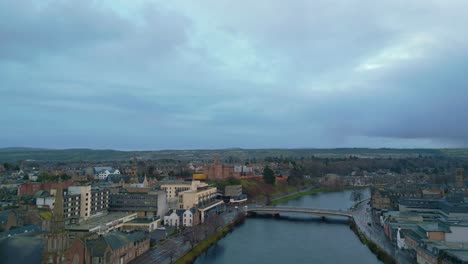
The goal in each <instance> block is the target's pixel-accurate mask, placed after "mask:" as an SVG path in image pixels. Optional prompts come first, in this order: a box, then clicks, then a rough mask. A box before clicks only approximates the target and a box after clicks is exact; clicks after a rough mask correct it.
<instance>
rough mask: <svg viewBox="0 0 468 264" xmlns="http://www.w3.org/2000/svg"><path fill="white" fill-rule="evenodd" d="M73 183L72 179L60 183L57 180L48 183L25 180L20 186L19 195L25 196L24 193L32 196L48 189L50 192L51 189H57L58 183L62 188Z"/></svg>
mask: <svg viewBox="0 0 468 264" xmlns="http://www.w3.org/2000/svg"><path fill="white" fill-rule="evenodd" d="M72 183H73V181H72V180H69V181H66V182H60V183H57V182H46V183H36V182H34V183H32V182H25V183H23V184H21V185H20V186H19V187H18V196H19V197H21V196H24V195H30V196H32V195H34V194H35V193H36V192H37V191H47V192H49V193H50V192H51V190H54V189H57V188H58V185H60V187H61V188H62V189H66V188H68V187H69V186H70V185H71V184H72Z"/></svg>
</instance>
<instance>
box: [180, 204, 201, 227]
mask: <svg viewBox="0 0 468 264" xmlns="http://www.w3.org/2000/svg"><path fill="white" fill-rule="evenodd" d="M182 218H183V221H182V225H183V226H196V225H198V224H199V223H200V211H198V210H197V209H195V208H190V209H187V210H185V212H184V213H183V217H182Z"/></svg>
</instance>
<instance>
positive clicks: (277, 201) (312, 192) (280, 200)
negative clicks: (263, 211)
mask: <svg viewBox="0 0 468 264" xmlns="http://www.w3.org/2000/svg"><path fill="white" fill-rule="evenodd" d="M360 188H361V187H345V188H342V189H326V188H320V189H315V190H309V191H304V192H300V193H293V194H291V195H287V196H284V197H281V198H278V199H274V200H273V201H271V203H270V204H271V205H277V204H280V203H284V202H286V201H289V200H293V199H297V198H299V197H302V196H306V195H316V194H319V193H326V192H336V191H342V190H352V189H360Z"/></svg>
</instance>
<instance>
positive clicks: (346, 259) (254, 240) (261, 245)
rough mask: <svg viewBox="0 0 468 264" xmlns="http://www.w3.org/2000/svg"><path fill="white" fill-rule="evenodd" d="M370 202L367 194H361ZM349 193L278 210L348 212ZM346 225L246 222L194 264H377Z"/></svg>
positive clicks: (299, 219) (293, 218) (300, 220)
mask: <svg viewBox="0 0 468 264" xmlns="http://www.w3.org/2000/svg"><path fill="white" fill-rule="evenodd" d="M363 192H364V194H365V195H364V196H365V197H369V191H368V190H366V191H363ZM350 195H351V191H341V192H333V193H323V194H318V195H309V196H303V197H300V198H298V199H294V200H289V201H287V202H285V203H282V204H281V206H299V207H315V208H329V209H342V210H346V209H348V208H349V207H350V206H351V205H352V204H353V202H352V201H350ZM347 221H348V220H344V219H343V220H342V219H338V218H336V219H330V218H327V219H326V220H325V221H321V220H320V219H317V218H314V217H307V216H303V215H293V214H288V215H287V216H281V217H280V218H262V217H255V218H248V219H247V220H246V221H245V223H244V224H241V225H240V226H237V227H236V228H235V229H234V231H233V232H231V233H230V234H228V235H227V236H226V237H224V238H223V239H221V240H220V241H218V243H216V244H215V245H213V246H212V247H211V248H210V249H209V250H208V251H207V252H206V253H204V254H203V255H202V256H200V257H198V258H197V260H196V261H195V263H196V264H208V263H216V264H231V263H232V264H238V263H246V264H248V263H268V264H275V263H278V264H284V263H290V264H293V263H364V264H365V263H380V262H379V261H378V260H377V258H376V257H375V256H374V255H373V254H372V252H371V251H370V250H369V249H368V248H367V247H366V246H365V245H363V244H361V242H360V241H359V239H358V238H357V236H356V235H355V234H354V233H353V231H352V230H351V229H350V228H349V225H348V224H347Z"/></svg>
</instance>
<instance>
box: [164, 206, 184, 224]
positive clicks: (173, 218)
mask: <svg viewBox="0 0 468 264" xmlns="http://www.w3.org/2000/svg"><path fill="white" fill-rule="evenodd" d="M184 212H185V210H172V212H168V213H167V214H166V215H165V216H164V225H166V226H175V227H179V225H180V222H181V220H182V217H183V216H182V215H183V213H184Z"/></svg>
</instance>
